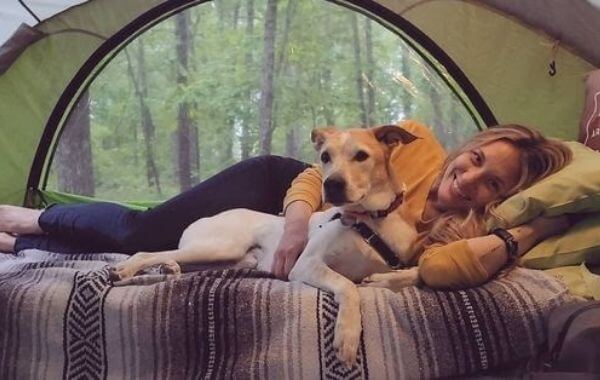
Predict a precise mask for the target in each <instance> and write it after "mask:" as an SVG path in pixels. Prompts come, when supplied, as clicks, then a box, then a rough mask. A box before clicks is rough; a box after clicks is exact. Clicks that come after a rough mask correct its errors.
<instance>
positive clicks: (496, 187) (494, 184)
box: [490, 181, 500, 193]
mask: <svg viewBox="0 0 600 380" xmlns="http://www.w3.org/2000/svg"><path fill="white" fill-rule="evenodd" d="M490 187H491V188H492V190H494V191H495V192H496V193H498V192H500V184H499V183H498V181H490Z"/></svg>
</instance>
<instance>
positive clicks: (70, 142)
mask: <svg viewBox="0 0 600 380" xmlns="http://www.w3.org/2000/svg"><path fill="white" fill-rule="evenodd" d="M55 160H56V165H57V174H58V190H60V191H64V192H67V193H73V194H78V195H87V196H93V195H94V167H93V165H92V148H91V141H90V96H89V92H88V91H85V92H84V93H83V94H82V95H81V98H80V99H79V102H77V105H76V106H75V109H74V110H73V112H72V113H71V116H70V117H69V120H68V121H67V124H66V125H65V127H64V130H63V133H62V135H61V137H60V143H59V147H58V149H57V150H56V156H55Z"/></svg>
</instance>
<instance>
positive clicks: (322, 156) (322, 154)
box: [321, 152, 331, 164]
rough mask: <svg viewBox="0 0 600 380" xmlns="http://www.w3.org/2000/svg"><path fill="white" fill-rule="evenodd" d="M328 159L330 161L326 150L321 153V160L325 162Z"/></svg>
mask: <svg viewBox="0 0 600 380" xmlns="http://www.w3.org/2000/svg"><path fill="white" fill-rule="evenodd" d="M329 161H331V157H330V156H329V153H327V152H323V153H321V162H322V163H324V164H326V163H328V162H329Z"/></svg>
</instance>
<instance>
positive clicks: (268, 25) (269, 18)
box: [259, 0, 277, 154]
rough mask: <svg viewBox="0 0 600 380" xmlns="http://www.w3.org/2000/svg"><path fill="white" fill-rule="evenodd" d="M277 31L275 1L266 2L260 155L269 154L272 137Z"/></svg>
mask: <svg viewBox="0 0 600 380" xmlns="http://www.w3.org/2000/svg"><path fill="white" fill-rule="evenodd" d="M276 30H277V0H267V13H266V15H265V35H264V48H263V59H262V72H261V83H260V111H259V112H260V113H259V115H260V117H259V127H260V131H259V139H260V141H259V143H260V153H261V154H270V153H271V142H272V136H273V127H272V125H273V120H272V118H273V90H274V80H273V79H274V75H273V74H274V73H275V34H276Z"/></svg>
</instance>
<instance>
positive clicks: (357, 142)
mask: <svg viewBox="0 0 600 380" xmlns="http://www.w3.org/2000/svg"><path fill="white" fill-rule="evenodd" d="M416 138H417V137H415V136H414V135H412V134H411V133H409V132H408V131H406V130H404V129H402V128H401V127H398V126H395V125H384V126H379V127H372V128H368V129H359V128H356V129H349V130H345V131H341V130H338V129H335V128H332V127H327V128H320V129H315V130H313V132H312V133H311V140H312V142H313V144H314V147H315V149H316V150H317V152H318V154H319V160H320V165H321V167H322V171H323V198H324V199H323V200H324V201H325V202H328V203H331V204H333V205H334V207H332V208H330V209H328V210H326V211H323V212H316V213H314V214H313V215H312V216H311V218H310V221H309V238H308V243H307V245H306V247H305V249H304V251H303V252H302V254H301V255H300V257H299V258H298V261H297V262H296V264H295V265H294V267H293V268H292V270H291V272H290V274H289V279H290V280H291V281H301V282H304V283H306V284H308V285H311V286H314V287H316V288H319V289H322V290H325V291H328V292H331V293H333V295H334V297H335V300H336V302H337V303H338V305H339V310H338V315H337V319H336V322H335V330H334V343H333V344H334V348H335V349H336V352H337V356H338V357H339V359H340V360H341V361H342V362H343V363H344V364H346V365H347V366H351V365H353V364H354V362H355V360H356V355H357V351H358V346H359V343H360V334H361V331H362V324H361V323H362V322H361V313H360V300H359V293H358V288H357V285H356V283H359V282H360V281H363V282H364V283H365V284H367V285H372V286H373V285H375V286H382V285H383V286H390V287H392V288H394V287H403V286H407V285H412V284H414V283H415V281H416V280H417V278H418V275H417V274H416V272H415V270H414V269H415V268H413V269H409V270H407V271H406V270H405V271H402V272H407V273H405V274H402V275H401V276H398V274H399V272H398V271H396V270H395V269H397V268H399V267H401V264H402V263H408V262H409V261H411V259H412V256H413V243H414V241H415V239H416V231H415V228H414V227H413V226H411V225H409V224H408V223H407V222H406V221H405V220H404V219H403V218H402V216H401V212H399V210H397V208H398V207H401V204H402V196H403V193H404V187H405V186H404V184H403V183H402V182H401V181H400V180H399V179H398V178H395V174H394V173H395V171H394V169H393V168H392V167H390V156H391V152H392V150H393V149H394V148H395V147H396V146H398V145H400V144H409V143H411V142H412V141H414V140H415V139H416ZM283 227H284V218H283V217H281V216H275V215H269V214H264V213H260V212H257V211H252V210H247V209H233V210H228V211H224V212H222V213H220V214H218V215H215V216H213V217H208V218H202V219H199V220H197V221H196V222H194V223H192V224H191V225H190V226H189V227H188V228H187V229H186V230H185V231H184V232H183V234H182V236H181V240H180V242H179V248H178V249H175V250H172V251H164V252H139V253H136V254H135V255H133V256H132V257H130V258H129V259H128V260H126V261H124V262H122V263H119V264H118V265H117V266H116V267H115V268H114V275H116V278H119V279H121V280H123V279H126V278H129V277H131V276H134V275H135V274H137V273H138V272H140V271H142V270H144V269H146V268H149V267H151V266H154V265H162V266H163V268H164V269H166V271H168V272H170V273H175V274H178V273H180V271H181V270H180V266H179V265H180V264H187V265H189V264H195V263H196V264H197V263H215V262H223V261H227V262H234V263H236V264H235V265H236V266H237V267H252V268H256V269H259V270H263V271H270V269H271V264H272V263H273V258H274V252H275V250H276V248H277V245H278V242H279V240H280V237H281V236H282V234H283ZM382 246H385V248H383V250H384V251H386V252H384V253H387V256H386V255H385V254H383V256H382V253H379V252H380V251H381V249H380V248H382ZM374 247H375V248H374ZM376 249H379V252H378V251H377V250H376ZM386 284H387V285H386Z"/></svg>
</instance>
